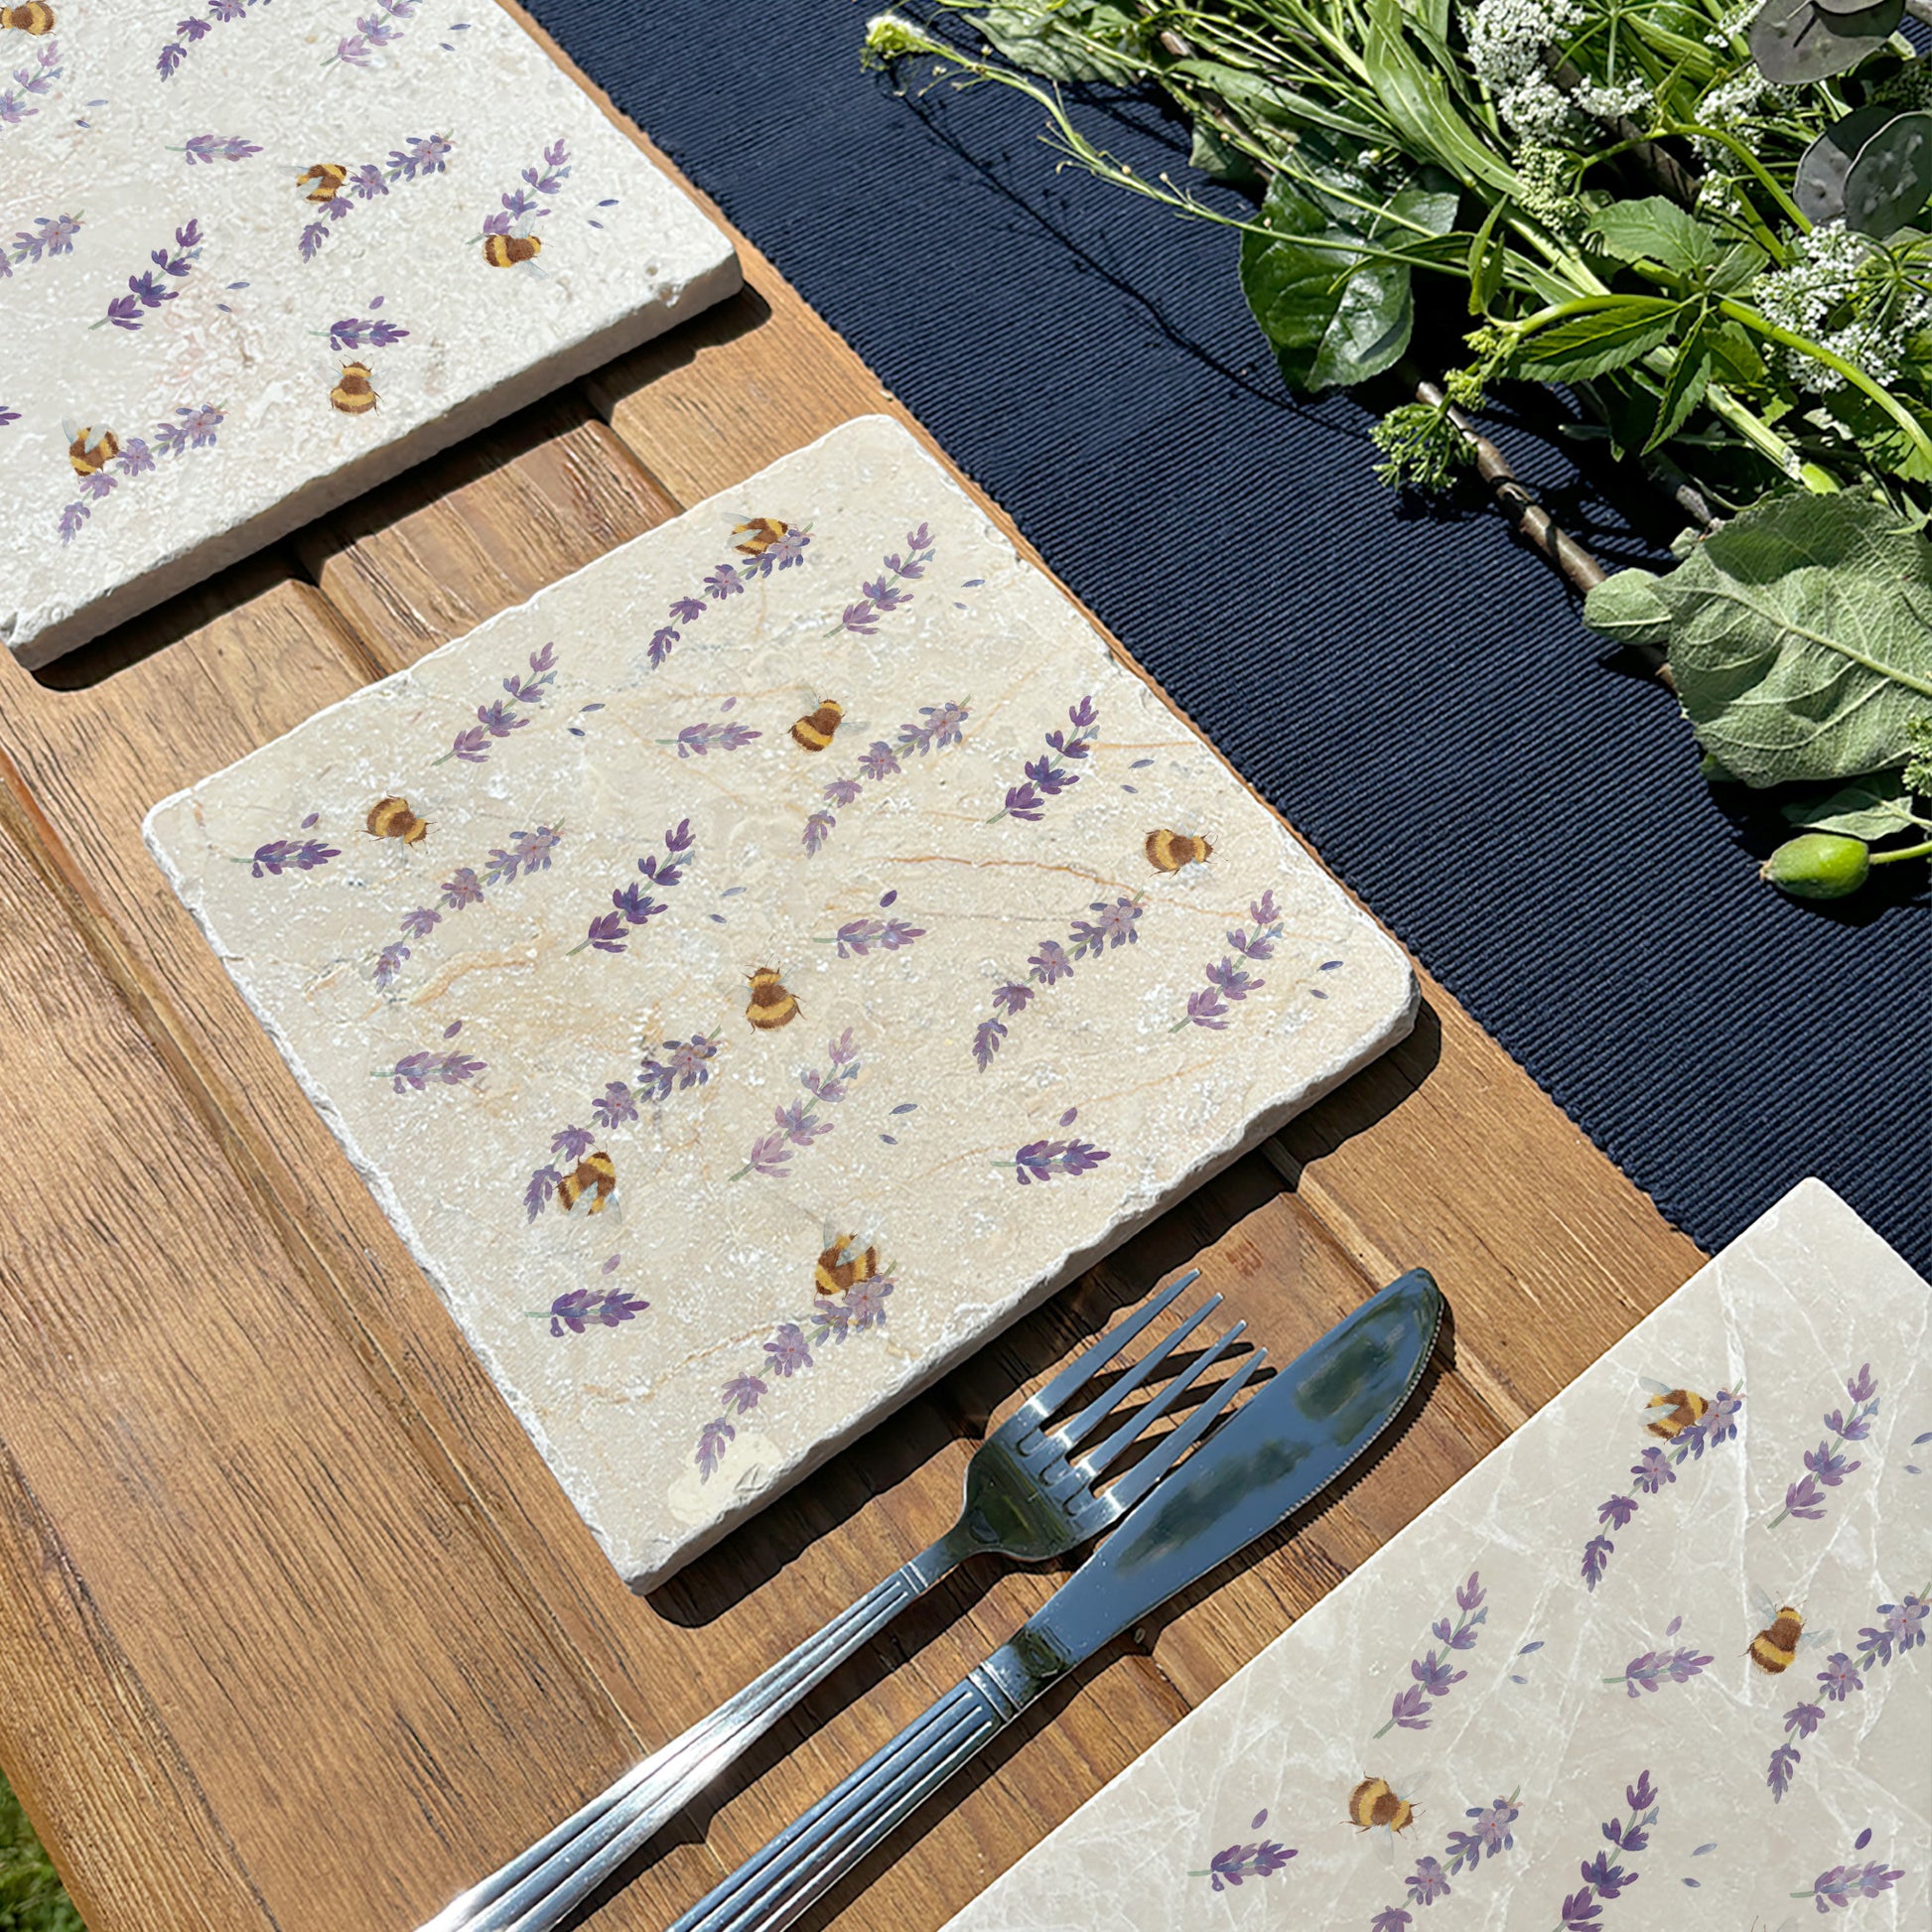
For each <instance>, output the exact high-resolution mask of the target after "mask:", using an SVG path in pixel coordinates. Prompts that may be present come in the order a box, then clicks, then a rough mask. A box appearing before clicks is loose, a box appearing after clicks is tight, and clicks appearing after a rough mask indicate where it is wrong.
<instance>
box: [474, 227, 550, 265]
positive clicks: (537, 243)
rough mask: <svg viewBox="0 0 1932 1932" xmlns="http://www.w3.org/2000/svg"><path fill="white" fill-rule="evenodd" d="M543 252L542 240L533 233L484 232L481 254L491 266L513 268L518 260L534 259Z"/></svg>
mask: <svg viewBox="0 0 1932 1932" xmlns="http://www.w3.org/2000/svg"><path fill="white" fill-rule="evenodd" d="M542 252H543V242H542V240H541V239H540V238H539V237H538V236H536V235H533V234H486V235H484V236H483V260H484V261H486V262H487V263H488V264H489V265H490V267H491V268H514V267H515V266H516V265H517V263H518V262H527V261H534V260H535V259H536V258H537V256H538V255H540V254H542Z"/></svg>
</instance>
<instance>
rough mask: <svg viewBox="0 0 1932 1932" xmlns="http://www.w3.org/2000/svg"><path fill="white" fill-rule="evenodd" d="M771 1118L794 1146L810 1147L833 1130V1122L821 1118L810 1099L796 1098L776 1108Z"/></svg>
mask: <svg viewBox="0 0 1932 1932" xmlns="http://www.w3.org/2000/svg"><path fill="white" fill-rule="evenodd" d="M771 1118H772V1119H773V1120H774V1121H775V1122H776V1123H777V1125H778V1128H779V1131H780V1132H781V1133H782V1134H783V1135H784V1137H785V1139H786V1140H788V1141H789V1142H790V1143H791V1144H792V1146H793V1147H810V1146H811V1144H812V1143H813V1142H814V1141H816V1140H821V1139H823V1137H824V1136H825V1135H827V1134H829V1133H830V1132H831V1131H832V1123H831V1122H830V1121H829V1120H820V1119H819V1118H818V1117H817V1116H816V1115H815V1114H814V1113H813V1112H812V1103H811V1102H810V1101H808V1100H794V1101H792V1102H790V1103H789V1104H788V1105H787V1106H783V1107H778V1108H774V1109H773V1110H772V1115H771Z"/></svg>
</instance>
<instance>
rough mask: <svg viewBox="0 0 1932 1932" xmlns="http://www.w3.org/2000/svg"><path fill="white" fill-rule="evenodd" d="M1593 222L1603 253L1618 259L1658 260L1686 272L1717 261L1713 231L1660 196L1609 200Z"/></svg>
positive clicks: (1599, 210)
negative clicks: (1631, 200)
mask: <svg viewBox="0 0 1932 1932" xmlns="http://www.w3.org/2000/svg"><path fill="white" fill-rule="evenodd" d="M1589 225H1590V229H1591V232H1592V233H1594V235H1595V236H1596V239H1597V242H1598V243H1599V244H1600V245H1601V247H1602V248H1603V250H1604V252H1605V253H1606V254H1610V255H1614V256H1615V257H1616V259H1617V260H1618V261H1620V262H1633V263H1634V262H1645V261H1648V262H1655V263H1656V264H1657V265H1658V266H1659V267H1660V268H1669V269H1675V270H1677V271H1678V273H1680V274H1684V275H1692V274H1695V273H1697V271H1698V270H1699V269H1702V268H1710V267H1713V266H1715V265H1716V263H1717V259H1718V244H1717V242H1716V241H1715V240H1714V239H1713V237H1712V234H1711V230H1710V229H1709V228H1707V227H1706V226H1705V225H1704V223H1703V222H1702V221H1700V220H1699V219H1698V218H1697V216H1696V215H1695V214H1692V213H1690V212H1689V211H1688V210H1687V209H1685V208H1681V207H1678V206H1677V204H1676V203H1675V202H1667V201H1665V199H1664V198H1663V197H1662V196H1661V195H1649V196H1646V197H1645V198H1644V199H1643V200H1642V201H1640V202H1611V203H1610V204H1609V205H1608V206H1607V207H1600V208H1598V209H1597V210H1596V212H1595V213H1594V214H1593V215H1592V216H1591V217H1590V223H1589Z"/></svg>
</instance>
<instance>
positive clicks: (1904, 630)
mask: <svg viewBox="0 0 1932 1932" xmlns="http://www.w3.org/2000/svg"><path fill="white" fill-rule="evenodd" d="M1616 582H1617V579H1615V578H1611V579H1610V580H1609V584H1615V583H1616ZM1608 587H1609V586H1608V585H1603V586H1599V587H1598V589H1597V590H1596V591H1592V592H1591V593H1590V596H1589V599H1588V601H1587V603H1586V604H1585V607H1584V617H1585V621H1586V622H1587V623H1589V624H1590V625H1591V627H1592V628H1600V627H1602V626H1600V625H1598V624H1597V616H1598V614H1599V610H1600V609H1601V608H1602V607H1599V606H1598V603H1597V600H1598V598H1599V597H1600V596H1601V593H1602V591H1603V590H1606V589H1608ZM1655 596H1656V599H1657V602H1658V604H1659V605H1661V606H1662V607H1663V609H1664V610H1665V612H1667V613H1668V617H1669V629H1668V638H1667V640H1661V641H1667V647H1668V649H1669V652H1670V664H1671V672H1672V675H1673V676H1674V678H1675V679H1676V682H1677V695H1678V697H1679V699H1680V700H1681V701H1682V703H1683V706H1684V710H1685V713H1686V715H1687V716H1688V717H1689V718H1690V720H1691V723H1692V725H1693V727H1694V728H1695V729H1696V732H1697V736H1698V743H1699V744H1700V745H1701V746H1702V747H1703V748H1704V750H1705V751H1706V752H1708V753H1710V754H1711V755H1712V756H1713V757H1715V758H1716V759H1718V760H1719V761H1720V762H1721V763H1722V764H1724V765H1725V767H1726V769H1728V770H1729V771H1731V772H1733V773H1734V774H1735V775H1736V776H1737V777H1738V778H1740V779H1741V780H1742V781H1743V782H1744V783H1745V784H1749V785H1772V784H1783V783H1785V782H1787V781H1789V780H1792V779H1818V778H1852V777H1857V776H1860V775H1862V774H1863V773H1865V772H1870V771H1880V770H1884V769H1886V768H1887V767H1889V766H1891V765H1894V764H1897V763H1899V762H1900V761H1901V760H1902V759H1904V758H1905V756H1906V753H1907V734H1906V727H1907V724H1908V722H1909V721H1910V719H1911V718H1912V717H1913V716H1914V715H1917V714H1923V713H1924V712H1925V710H1926V709H1927V703H1926V701H1927V700H1928V699H1932V543H1928V542H1927V541H1926V539H1925V537H1924V536H1922V535H1921V534H1920V533H1919V532H1918V531H1917V530H1916V529H1914V528H1913V527H1912V526H1911V525H1910V524H1909V523H1907V522H1906V521H1905V520H1904V519H1903V518H1902V517H1900V516H1899V515H1898V514H1897V513H1896V512H1895V511H1893V510H1891V509H1889V508H1887V507H1886V506H1885V505H1883V504H1880V503H1874V502H1871V501H1869V500H1868V499H1866V498H1863V497H1857V496H1851V495H1836V496H1814V495H1810V494H1808V493H1805V492H1802V491H1795V490H1794V491H1787V492H1785V493H1783V494H1781V495H1777V496H1771V497H1767V498H1765V499H1764V500H1763V501H1761V502H1759V503H1755V504H1753V505H1752V506H1751V507H1750V508H1749V509H1747V510H1744V511H1741V512H1740V513H1739V514H1738V515H1736V516H1734V517H1732V518H1731V519H1730V521H1729V522H1727V523H1726V524H1725V525H1724V527H1723V528H1721V529H1719V530H1717V531H1715V532H1714V533H1713V534H1712V535H1711V536H1709V537H1707V538H1706V539H1705V540H1704V542H1702V543H1701V544H1699V545H1698V547H1697V549H1696V550H1695V551H1694V552H1692V554H1691V555H1690V556H1689V557H1688V558H1686V559H1685V561H1684V562H1683V563H1681V564H1679V565H1678V566H1677V568H1676V569H1675V570H1673V571H1671V572H1670V573H1669V574H1668V575H1667V576H1664V577H1660V578H1658V579H1656V580H1655ZM1610 634H1611V635H1618V634H1620V633H1619V632H1617V631H1614V630H1612V631H1611V632H1610ZM1648 641H1653V642H1655V641H1660V640H1659V639H1657V638H1655V637H1652V638H1650V639H1649V640H1648Z"/></svg>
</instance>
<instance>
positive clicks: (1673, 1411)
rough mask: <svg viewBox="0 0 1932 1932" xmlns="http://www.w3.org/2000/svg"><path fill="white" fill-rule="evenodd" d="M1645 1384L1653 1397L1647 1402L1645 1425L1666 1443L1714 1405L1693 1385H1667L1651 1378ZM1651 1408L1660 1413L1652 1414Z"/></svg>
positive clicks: (1645, 1406)
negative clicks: (1682, 1387) (1692, 1388)
mask: <svg viewBox="0 0 1932 1932" xmlns="http://www.w3.org/2000/svg"><path fill="white" fill-rule="evenodd" d="M1644 1387H1645V1388H1646V1389H1648V1390H1649V1391H1650V1400H1649V1401H1648V1402H1647V1403H1646V1404H1645V1405H1644V1414H1645V1416H1646V1417H1648V1418H1649V1420H1648V1421H1646V1422H1645V1424H1644V1428H1645V1429H1646V1430H1647V1431H1648V1432H1649V1433H1650V1434H1651V1435H1652V1436H1657V1437H1661V1438H1662V1439H1663V1440H1664V1441H1665V1442H1667V1443H1671V1442H1675V1441H1676V1440H1677V1438H1678V1437H1679V1436H1680V1435H1682V1434H1683V1432H1684V1431H1685V1430H1687V1429H1689V1428H1690V1426H1691V1425H1692V1424H1693V1423H1694V1422H1697V1421H1698V1420H1699V1419H1700V1418H1701V1417H1702V1416H1703V1414H1704V1412H1705V1411H1706V1410H1707V1409H1708V1408H1710V1406H1711V1405H1710V1403H1709V1402H1707V1401H1706V1400H1705V1398H1704V1397H1703V1396H1701V1395H1699V1394H1697V1393H1696V1392H1695V1391H1694V1390H1691V1389H1667V1388H1665V1387H1664V1386H1663V1385H1662V1384H1661V1383H1658V1382H1649V1381H1646V1382H1645V1383H1644ZM1652 1410H1655V1411H1657V1413H1656V1414H1655V1415H1652V1414H1651V1411H1652Z"/></svg>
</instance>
